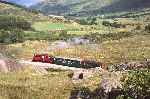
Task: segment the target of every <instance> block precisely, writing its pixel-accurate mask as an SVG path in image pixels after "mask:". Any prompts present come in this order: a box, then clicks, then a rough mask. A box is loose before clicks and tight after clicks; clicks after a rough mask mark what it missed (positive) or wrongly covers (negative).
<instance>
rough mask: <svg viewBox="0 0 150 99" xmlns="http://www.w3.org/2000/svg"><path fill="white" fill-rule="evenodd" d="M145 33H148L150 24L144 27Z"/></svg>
mask: <svg viewBox="0 0 150 99" xmlns="http://www.w3.org/2000/svg"><path fill="white" fill-rule="evenodd" d="M145 31H147V32H150V24H148V25H146V26H145Z"/></svg>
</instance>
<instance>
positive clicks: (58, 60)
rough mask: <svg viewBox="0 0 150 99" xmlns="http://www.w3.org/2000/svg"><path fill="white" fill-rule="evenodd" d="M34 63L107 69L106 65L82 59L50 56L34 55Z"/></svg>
mask: <svg viewBox="0 0 150 99" xmlns="http://www.w3.org/2000/svg"><path fill="white" fill-rule="evenodd" d="M32 62H42V63H50V64H56V65H63V66H68V67H76V68H84V69H89V68H96V67H101V68H102V69H107V67H106V65H104V64H103V63H101V62H96V61H91V60H82V59H71V58H64V57H54V56H52V55H48V54H34V56H33V59H32Z"/></svg>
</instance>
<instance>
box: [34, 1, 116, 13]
mask: <svg viewBox="0 0 150 99" xmlns="http://www.w3.org/2000/svg"><path fill="white" fill-rule="evenodd" d="M117 1H118V0H54V1H52V0H46V1H43V2H40V3H38V4H37V5H33V6H31V8H33V9H38V10H41V11H42V12H44V13H45V14H56V15H66V14H76V13H80V12H88V11H92V10H97V9H100V8H101V7H104V6H108V5H110V4H112V3H113V2H117Z"/></svg>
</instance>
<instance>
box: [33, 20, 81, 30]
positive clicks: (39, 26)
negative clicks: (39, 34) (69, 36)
mask: <svg viewBox="0 0 150 99" xmlns="http://www.w3.org/2000/svg"><path fill="white" fill-rule="evenodd" d="M32 27H33V28H34V29H35V30H37V31H50V30H72V29H78V28H77V27H76V26H74V25H73V24H65V23H52V22H47V21H46V22H35V23H34V24H33V26H32Z"/></svg>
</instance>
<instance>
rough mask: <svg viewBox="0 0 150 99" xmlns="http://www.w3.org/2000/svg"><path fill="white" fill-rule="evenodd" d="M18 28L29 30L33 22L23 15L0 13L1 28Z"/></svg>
mask: <svg viewBox="0 0 150 99" xmlns="http://www.w3.org/2000/svg"><path fill="white" fill-rule="evenodd" d="M16 28H19V29H23V30H28V29H31V24H30V23H29V22H27V21H26V20H25V19H24V18H21V17H16V16H6V15H5V16H4V15H0V29H5V30H10V29H16Z"/></svg>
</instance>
